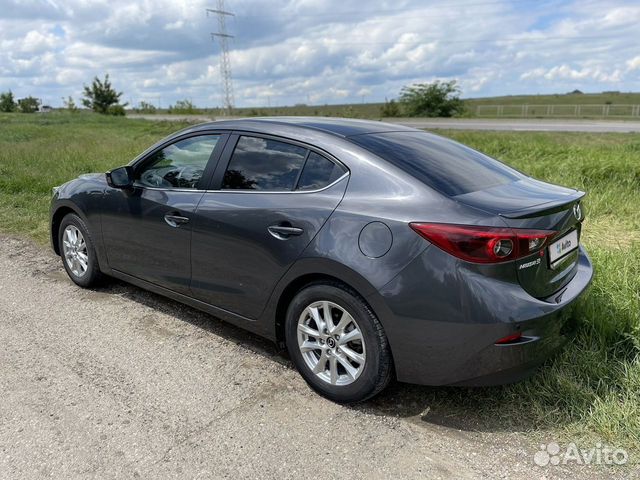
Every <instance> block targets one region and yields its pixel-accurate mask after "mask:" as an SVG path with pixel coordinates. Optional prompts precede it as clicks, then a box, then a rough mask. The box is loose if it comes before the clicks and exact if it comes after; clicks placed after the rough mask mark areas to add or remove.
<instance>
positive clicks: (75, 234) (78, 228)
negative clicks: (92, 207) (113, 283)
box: [58, 213, 102, 288]
mask: <svg viewBox="0 0 640 480" xmlns="http://www.w3.org/2000/svg"><path fill="white" fill-rule="evenodd" d="M58 245H59V246H60V256H61V257H62V265H63V266H64V269H65V270H66V271H67V275H69V278H71V280H73V282H74V283H76V284H77V285H79V286H81V287H84V288H89V287H93V286H95V285H96V284H98V283H99V281H100V280H101V278H102V274H101V273H100V268H99V266H98V257H97V256H96V251H95V248H94V246H93V241H92V239H91V235H90V234H89V229H88V228H87V226H86V225H85V223H84V222H83V221H82V219H81V218H80V217H79V216H78V215H76V214H74V213H70V214H68V215H66V216H65V217H64V218H63V219H62V222H60V230H59V231H58Z"/></svg>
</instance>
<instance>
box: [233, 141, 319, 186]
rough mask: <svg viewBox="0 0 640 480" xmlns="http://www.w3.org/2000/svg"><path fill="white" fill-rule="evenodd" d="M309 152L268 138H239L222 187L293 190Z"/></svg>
mask: <svg viewBox="0 0 640 480" xmlns="http://www.w3.org/2000/svg"><path fill="white" fill-rule="evenodd" d="M306 155H307V149H306V148H302V147H298V146H296V145H291V144H289V143H284V142H278V141H276V140H270V139H266V138H257V137H244V136H243V137H240V139H239V140H238V143H237V145H236V148H235V150H234V151H233V155H232V157H231V161H230V162H229V166H228V167H227V171H226V172H225V174H224V180H223V182H222V188H234V189H242V190H293V186H294V184H295V182H296V179H297V178H298V173H300V169H301V168H302V164H303V163H304V159H305V157H306Z"/></svg>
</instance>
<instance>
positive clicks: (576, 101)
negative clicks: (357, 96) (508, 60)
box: [158, 92, 640, 119]
mask: <svg viewBox="0 0 640 480" xmlns="http://www.w3.org/2000/svg"><path fill="white" fill-rule="evenodd" d="M464 102H465V106H466V107H467V111H466V112H465V113H464V115H463V116H464V117H475V116H476V108H477V107H478V106H482V105H504V106H505V109H504V111H503V115H502V116H501V117H509V116H512V117H519V116H520V115H521V111H522V110H521V107H522V105H529V106H530V108H529V109H528V117H530V118H537V117H540V118H542V117H549V118H554V117H557V116H562V115H565V116H573V115H574V113H575V111H574V109H573V108H562V107H558V106H559V105H582V106H584V105H604V104H609V105H610V113H611V114H615V115H619V116H620V117H618V119H620V118H622V119H624V118H630V117H628V116H629V115H631V113H632V110H631V109H630V108H623V107H620V105H638V104H640V93H633V92H620V93H616V92H609V93H585V94H551V95H506V96H501V97H484V98H467V99H465V100H464ZM382 105H383V104H382V103H352V104H336V105H292V106H280V107H259V108H252V107H247V108H236V109H235V110H234V115H237V116H268V115H304V116H324V117H351V118H373V119H379V118H381V113H380V109H381V107H382ZM536 105H554V106H556V110H555V115H547V110H546V108H544V107H542V108H541V107H536ZM160 112H162V113H167V111H166V110H162V111H158V113H160ZM197 113H199V114H204V115H212V116H220V115H223V114H224V113H223V112H222V111H221V110H218V109H198V111H197ZM495 115H496V111H495V110H484V111H483V112H482V115H481V116H482V117H483V118H484V117H487V118H490V117H492V116H495ZM601 115H602V110H601V109H600V108H592V107H581V112H580V115H578V117H584V118H607V117H601ZM625 115H626V116H627V117H623V116H625ZM610 118H613V119H615V118H616V116H613V117H610ZM635 118H636V119H637V118H638V117H637V116H636V117H635Z"/></svg>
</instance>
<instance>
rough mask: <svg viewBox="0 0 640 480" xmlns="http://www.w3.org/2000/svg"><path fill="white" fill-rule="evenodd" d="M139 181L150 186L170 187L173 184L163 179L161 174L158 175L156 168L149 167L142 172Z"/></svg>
mask: <svg viewBox="0 0 640 480" xmlns="http://www.w3.org/2000/svg"><path fill="white" fill-rule="evenodd" d="M140 182H141V183H143V184H144V185H148V186H150V187H162V188H171V187H173V184H172V183H171V182H169V181H167V180H165V178H164V176H163V175H159V174H158V173H157V170H156V169H153V168H152V169H150V170H146V171H144V172H142V175H140Z"/></svg>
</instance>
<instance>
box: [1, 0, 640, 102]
mask: <svg viewBox="0 0 640 480" xmlns="http://www.w3.org/2000/svg"><path fill="white" fill-rule="evenodd" d="M4 1H5V2H6V3H7V4H8V6H7V8H5V9H4V12H7V13H4V15H3V18H2V19H0V90H5V89H8V88H10V89H12V90H13V91H14V92H15V93H16V94H17V95H19V96H23V95H34V96H38V97H43V98H45V101H46V102H48V103H53V104H56V103H58V104H59V101H58V100H59V98H60V97H62V96H67V95H70V94H71V95H75V96H77V95H79V94H80V93H81V90H82V84H83V83H87V82H89V81H90V80H91V78H92V77H93V76H94V75H103V74H104V73H107V72H108V73H109V74H110V76H111V79H112V82H113V83H114V85H115V86H116V88H118V89H119V90H124V92H125V96H126V97H127V99H129V98H131V99H132V100H133V101H134V103H135V102H137V101H138V99H147V98H154V99H155V98H157V99H158V101H161V102H162V103H163V104H164V105H165V106H166V105H167V104H168V103H173V102H175V100H177V99H179V98H185V97H189V98H192V99H193V101H194V102H195V103H196V104H197V105H201V106H205V105H213V104H219V103H220V89H221V87H220V73H219V68H218V62H219V46H218V45H217V44H215V43H212V42H211V39H210V37H209V33H210V32H212V31H215V30H216V28H217V21H216V18H214V17H207V16H206V14H205V8H206V7H210V6H211V2H210V1H207V0H189V1H188V0H157V1H154V2H151V1H149V0H140V1H135V0H127V1H125V0H95V1H91V2H89V1H87V0H66V1H65V2H57V1H53V0H50V1H48V2H38V1H36V0H4ZM226 8H227V9H228V10H232V11H234V12H235V13H236V16H235V17H229V18H228V19H227V20H228V29H229V32H230V33H232V34H234V35H235V36H236V38H235V39H234V40H233V41H232V42H231V46H232V47H233V50H232V57H231V60H232V71H233V76H234V82H235V83H234V87H235V98H236V102H237V104H239V105H256V106H261V105H266V104H267V103H271V105H277V104H293V103H308V102H312V103H338V102H341V103H342V102H348V101H354V102H358V101H361V99H362V96H365V97H366V100H367V101H376V100H377V101H382V100H383V99H384V98H385V97H386V98H393V97H396V96H397V95H398V92H399V91H400V89H401V87H402V86H403V85H407V84H409V83H412V82H423V81H431V80H433V79H436V78H441V79H458V80H459V81H460V84H461V86H462V88H463V94H464V95H468V96H481V95H500V94H517V93H544V92H563V91H567V89H570V90H571V89H573V88H579V89H581V90H583V91H600V90H608V89H620V90H625V89H626V90H631V89H638V86H639V83H638V80H639V79H638V74H637V71H638V70H639V69H640V56H638V52H637V44H638V43H637V32H636V30H637V25H638V24H640V5H638V4H637V1H633V0H628V1H624V0H612V1H610V2H607V4H603V3H602V2H601V1H598V0H580V1H579V0H575V1H567V2H561V3H559V2H557V1H556V0H540V1H539V2H535V3H528V2H517V3H516V2H510V1H509V0H503V1H499V0H494V1H491V2H470V1H468V0H452V2H450V3H446V4H444V3H437V4H426V2H422V1H419V0H402V1H397V2H394V3H389V2H388V1H387V0H371V1H369V2H367V3H366V5H365V4H363V3H362V2H357V1H355V0H351V1H350V0H342V1H337V0H325V1H323V2H319V1H317V0H289V1H288V2H287V3H286V4H282V5H281V6H278V5H277V4H276V3H274V2H272V1H267V0H227V2H226Z"/></svg>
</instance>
